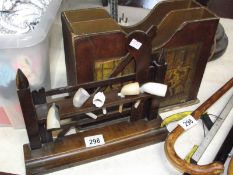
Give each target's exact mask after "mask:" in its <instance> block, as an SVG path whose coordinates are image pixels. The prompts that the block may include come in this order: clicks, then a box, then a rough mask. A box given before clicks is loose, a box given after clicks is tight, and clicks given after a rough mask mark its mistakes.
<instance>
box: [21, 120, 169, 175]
mask: <svg viewBox="0 0 233 175" xmlns="http://www.w3.org/2000/svg"><path fill="white" fill-rule="evenodd" d="M160 122H161V121H159V120H154V121H151V122H147V121H143V120H140V121H137V122H133V123H131V122H122V123H120V124H115V125H109V126H106V127H103V128H96V129H93V130H91V131H85V132H82V133H79V134H78V135H70V136H67V137H65V138H64V139H62V140H58V141H57V142H55V143H48V144H46V146H45V147H43V148H41V149H37V150H36V151H33V152H31V151H30V149H29V148H28V145H24V153H25V163H26V169H27V174H39V173H40V174H43V173H45V172H50V171H54V170H56V169H61V168H62V169H63V168H65V167H70V166H74V165H79V164H82V163H86V162H89V161H93V160H97V159H101V158H104V157H106V156H110V155H114V154H119V153H122V152H125V151H129V150H132V149H136V148H139V147H142V146H145V145H149V144H152V143H156V142H158V141H162V140H163V139H164V138H165V137H166V135H167V131H166V129H165V128H159V127H160ZM97 134H103V137H104V139H105V144H104V145H102V146H97V147H93V148H86V147H85V144H84V137H87V136H93V135H97Z"/></svg>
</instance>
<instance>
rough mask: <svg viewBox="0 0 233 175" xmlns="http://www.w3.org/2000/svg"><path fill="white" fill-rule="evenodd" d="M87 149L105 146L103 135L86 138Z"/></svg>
mask: <svg viewBox="0 0 233 175" xmlns="http://www.w3.org/2000/svg"><path fill="white" fill-rule="evenodd" d="M84 141H85V144H86V147H94V146H98V145H104V144H105V142H104V137H103V135H102V134H101V135H95V136H90V137H85V138H84Z"/></svg>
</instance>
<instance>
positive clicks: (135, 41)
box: [129, 39, 142, 50]
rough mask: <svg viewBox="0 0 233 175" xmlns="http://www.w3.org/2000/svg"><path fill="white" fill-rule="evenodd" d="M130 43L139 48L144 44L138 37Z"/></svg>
mask: <svg viewBox="0 0 233 175" xmlns="http://www.w3.org/2000/svg"><path fill="white" fill-rule="evenodd" d="M129 45H130V46H132V47H133V48H135V49H137V50H138V49H140V47H141V46H142V43H140V42H139V41H137V40H136V39H132V41H131V42H130V43H129Z"/></svg>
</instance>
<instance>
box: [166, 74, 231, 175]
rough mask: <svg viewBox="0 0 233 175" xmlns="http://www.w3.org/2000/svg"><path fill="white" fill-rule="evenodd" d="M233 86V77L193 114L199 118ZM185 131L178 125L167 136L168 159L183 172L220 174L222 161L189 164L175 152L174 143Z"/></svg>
mask: <svg viewBox="0 0 233 175" xmlns="http://www.w3.org/2000/svg"><path fill="white" fill-rule="evenodd" d="M232 86H233V78H232V79H231V80H229V81H228V82H227V83H226V84H225V85H224V86H222V87H221V88H220V89H219V90H218V91H216V92H215V93H214V94H213V95H212V96H211V97H210V98H208V99H207V100H206V101H205V102H204V103H203V104H202V105H200V106H199V107H198V108H197V109H196V110H195V111H194V112H193V113H192V114H191V115H192V116H193V117H194V118H195V119H196V120H198V119H199V118H200V116H201V114H202V113H203V112H205V111H206V110H207V109H208V108H209V107H210V106H211V105H212V104H213V103H215V102H216V101H217V100H218V99H219V98H220V97H221V96H222V95H223V94H224V93H226V92H227V91H228V90H229V89H230V88H232ZM183 132H184V129H183V128H182V127H181V126H177V127H176V128H175V129H174V130H173V131H172V132H171V133H170V134H169V135H168V137H167V138H166V141H165V146H164V149H165V153H166V156H167V158H168V160H169V161H170V162H171V163H172V164H173V165H174V166H175V167H176V168H178V169H179V170H181V171H182V172H186V173H188V174H192V175H218V174H220V173H221V172H223V169H224V166H223V165H222V164H221V163H218V162H214V163H211V164H208V165H195V164H189V163H187V162H186V161H185V160H182V159H181V158H180V157H179V156H178V155H177V154H176V152H175V149H174V144H175V142H176V140H177V138H178V137H179V136H180V135H181V134H182V133H183Z"/></svg>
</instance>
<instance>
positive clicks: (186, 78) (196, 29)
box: [62, 0, 219, 110]
mask: <svg viewBox="0 0 233 175" xmlns="http://www.w3.org/2000/svg"><path fill="white" fill-rule="evenodd" d="M218 21H219V18H218V17H216V16H215V15H214V14H213V13H212V12H210V11H209V10H208V9H206V8H205V7H202V6H201V5H200V4H198V3H197V2H195V1H191V0H187V1H186V0H185V1H184V0H172V1H163V2H160V3H158V4H157V5H156V6H155V7H154V8H153V9H152V10H151V12H150V13H149V14H148V15H147V16H146V17H145V18H144V19H143V20H142V21H140V22H139V23H138V24H135V25H133V26H121V25H119V24H117V23H116V22H115V21H113V20H112V19H111V18H110V16H109V14H108V13H107V12H106V11H105V10H104V9H98V8H97V9H86V10H74V11H66V12H63V13H62V26H63V37H64V47H65V59H66V68H67V76H68V84H69V85H75V84H76V83H83V82H87V81H92V80H99V79H104V78H106V77H108V74H109V72H110V70H112V69H114V67H115V66H116V65H117V63H118V62H119V60H120V59H121V57H123V56H124V55H125V54H126V49H125V42H126V40H125V38H126V36H127V34H129V33H130V32H132V31H135V30H142V31H144V32H145V31H146V30H148V28H149V27H150V26H151V25H155V26H156V27H157V33H156V36H155V37H154V39H153V41H152V50H153V54H154V56H153V57H152V58H151V63H152V62H153V60H156V59H157V56H156V55H157V54H158V53H160V51H161V49H164V52H165V60H166V62H167V64H168V69H167V72H166V76H165V83H166V84H168V85H169V91H168V94H167V97H166V99H164V100H163V102H162V103H161V109H162V110H169V109H171V108H174V107H179V106H182V105H189V104H192V103H195V102H197V93H198V90H199V87H200V83H201V80H202V76H203V73H204V70H205V67H206V64H207V61H208V57H209V56H210V52H211V47H212V44H213V40H214V36H215V32H216V28H217V25H218ZM132 71H134V65H133V63H132V64H130V65H129V66H128V67H127V68H126V70H125V72H123V74H127V73H129V72H132Z"/></svg>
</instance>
